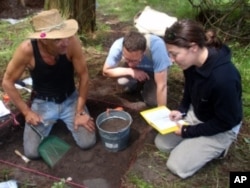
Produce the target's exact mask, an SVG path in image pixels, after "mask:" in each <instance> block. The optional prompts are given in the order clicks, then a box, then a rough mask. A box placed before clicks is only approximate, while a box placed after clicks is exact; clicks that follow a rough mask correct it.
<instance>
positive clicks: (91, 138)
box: [23, 91, 96, 158]
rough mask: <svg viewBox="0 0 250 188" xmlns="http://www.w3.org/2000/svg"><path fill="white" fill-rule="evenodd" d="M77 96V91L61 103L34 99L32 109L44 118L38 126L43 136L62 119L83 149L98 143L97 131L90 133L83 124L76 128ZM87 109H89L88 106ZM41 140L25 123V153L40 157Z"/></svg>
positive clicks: (29, 155)
mask: <svg viewBox="0 0 250 188" xmlns="http://www.w3.org/2000/svg"><path fill="white" fill-rule="evenodd" d="M77 97H78V93H77V92H76V91H75V92H74V93H73V94H72V95H71V96H70V97H68V98H67V99H66V100H65V101H64V102H62V103H61V104H56V103H54V102H49V101H45V100H40V99H34V100H33V102H32V106H31V109H32V110H33V111H34V112H36V113H38V114H39V115H40V116H41V117H42V118H43V122H44V123H40V124H39V125H38V126H36V128H37V129H38V131H39V132H40V133H41V134H42V135H43V136H48V135H49V133H50V131H51V129H52V127H53V124H54V123H55V122H56V121H57V120H58V119H61V120H62V121H64V123H65V124H66V126H67V128H68V130H69V131H71V133H72V136H73V138H74V140H75V142H76V144H77V145H78V146H79V147H80V148H82V149H87V148H90V147H92V146H93V145H94V144H95V143H96V135H95V133H90V132H89V131H87V129H85V128H84V127H82V126H80V127H79V128H78V130H74V118H75V109H76V103H77ZM85 110H86V111H87V107H86V106H85ZM40 142H41V137H40V136H39V135H38V134H37V133H36V132H35V131H34V130H33V129H31V128H30V126H29V125H27V124H25V129H24V137H23V145H24V154H25V155H26V156H27V157H29V158H37V157H39V154H38V146H39V144H40Z"/></svg>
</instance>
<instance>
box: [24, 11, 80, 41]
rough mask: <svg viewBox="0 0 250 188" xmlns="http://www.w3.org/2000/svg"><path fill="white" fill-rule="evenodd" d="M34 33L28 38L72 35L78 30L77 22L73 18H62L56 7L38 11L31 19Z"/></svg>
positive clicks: (54, 37)
mask: <svg viewBox="0 0 250 188" xmlns="http://www.w3.org/2000/svg"><path fill="white" fill-rule="evenodd" d="M31 25H32V27H33V30H34V33H31V34H30V35H29V36H28V38H34V39H58V38H68V37H70V36H73V35H74V34H75V33H76V32H77V30H78V23H77V21H76V20H74V19H70V20H63V18H62V17H61V15H60V13H59V12H58V10H56V9H51V10H46V11H42V12H40V13H38V14H37V15H36V16H34V17H33V18H32V20H31Z"/></svg>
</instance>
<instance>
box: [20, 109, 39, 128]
mask: <svg viewBox="0 0 250 188" xmlns="http://www.w3.org/2000/svg"><path fill="white" fill-rule="evenodd" d="M24 117H25V121H26V123H28V124H30V125H34V126H36V125H38V124H39V123H41V122H42V121H43V120H42V117H41V116H40V115H38V114H37V113H35V112H33V111H32V110H29V111H28V112H27V113H25V114H24Z"/></svg>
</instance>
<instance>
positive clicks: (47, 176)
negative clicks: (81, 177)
mask: <svg viewBox="0 0 250 188" xmlns="http://www.w3.org/2000/svg"><path fill="white" fill-rule="evenodd" d="M0 162H1V163H3V164H6V165H9V166H12V167H16V168H19V169H22V170H24V171H27V172H31V173H34V174H37V175H40V176H44V177H46V178H49V179H52V180H56V181H61V178H58V177H55V176H52V175H49V174H46V173H43V172H38V171H37V170H34V169H31V168H26V167H23V166H20V165H16V164H14V163H11V162H8V161H4V160H1V159H0ZM65 183H66V184H70V185H73V186H74V187H78V188H87V187H85V186H84V185H80V184H77V183H74V182H72V181H66V182H65Z"/></svg>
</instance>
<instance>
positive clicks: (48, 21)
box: [2, 9, 96, 158]
mask: <svg viewBox="0 0 250 188" xmlns="http://www.w3.org/2000/svg"><path fill="white" fill-rule="evenodd" d="M31 24H32V27H33V30H34V32H33V33H31V34H30V35H29V36H28V38H29V39H28V40H25V41H23V42H22V43H21V44H20V45H19V47H18V48H17V49H16V51H15V53H14V55H13V57H12V59H11V60H10V62H9V64H8V66H7V69H6V72H5V74H4V78H3V83H2V85H3V88H4V90H5V91H6V92H7V94H8V95H9V96H10V98H11V100H12V102H13V103H14V104H15V105H16V106H17V108H18V109H19V110H20V111H21V113H22V114H23V115H24V117H25V121H26V124H25V130H24V153H25V155H26V156H28V157H29V158H37V157H39V154H38V151H37V148H38V146H39V143H40V137H39V136H38V135H37V133H36V132H34V131H33V130H32V129H31V128H30V126H29V125H32V126H36V127H37V129H38V130H39V131H40V132H41V133H43V135H44V136H47V135H48V134H49V133H50V131H51V129H52V126H53V124H54V123H55V122H56V121H57V120H58V119H61V120H63V121H64V122H65V124H66V126H67V128H68V129H69V130H70V131H71V133H72V135H73V137H74V140H75V141H76V143H77V145H78V146H79V147H80V148H82V149H87V148H90V147H92V146H93V145H94V144H95V143H96V135H95V124H94V121H93V118H91V116H90V115H89V113H88V110H87V107H86V104H85V103H86V98H87V91H88V81H89V77H88V69H87V65H86V62H85V57H84V54H83V52H82V48H81V43H80V40H79V39H78V38H77V37H76V36H75V34H76V32H77V30H78V24H77V22H76V21H75V20H73V19H70V20H63V19H62V17H61V15H60V14H59V12H58V10H56V9H52V10H47V11H42V12H40V13H38V14H37V15H35V16H34V17H33V18H32V21H31ZM26 69H28V70H29V71H30V75H31V78H32V81H33V92H32V96H33V97H32V103H31V107H29V106H28V105H27V104H26V102H24V101H23V100H22V98H21V96H20V94H19V93H18V91H17V89H16V88H15V83H16V81H17V80H18V79H19V78H20V77H21V75H22V74H23V72H24V71H25V70H26ZM74 71H75V72H76V73H77V75H78V77H79V88H78V90H76V87H75V83H74Z"/></svg>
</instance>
